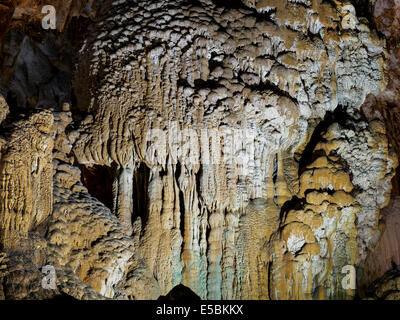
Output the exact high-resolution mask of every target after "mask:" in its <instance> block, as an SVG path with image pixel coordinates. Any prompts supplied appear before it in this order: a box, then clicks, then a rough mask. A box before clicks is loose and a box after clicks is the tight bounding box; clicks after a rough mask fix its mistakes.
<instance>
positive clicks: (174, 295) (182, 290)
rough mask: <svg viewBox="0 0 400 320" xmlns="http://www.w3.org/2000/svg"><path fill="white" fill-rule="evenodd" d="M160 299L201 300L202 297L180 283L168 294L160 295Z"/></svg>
mask: <svg viewBox="0 0 400 320" xmlns="http://www.w3.org/2000/svg"><path fill="white" fill-rule="evenodd" d="M158 300H173V301H200V300H201V299H200V297H199V296H198V295H197V294H195V293H194V292H193V291H192V290H191V289H189V288H188V287H186V286H184V285H183V284H178V285H177V286H176V287H175V288H173V289H172V290H171V291H170V292H169V293H168V294H167V295H166V296H160V297H159V298H158Z"/></svg>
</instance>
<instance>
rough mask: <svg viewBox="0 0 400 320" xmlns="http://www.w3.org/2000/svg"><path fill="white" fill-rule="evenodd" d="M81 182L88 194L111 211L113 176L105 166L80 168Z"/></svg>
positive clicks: (110, 170)
mask: <svg viewBox="0 0 400 320" xmlns="http://www.w3.org/2000/svg"><path fill="white" fill-rule="evenodd" d="M81 169H82V182H83V184H84V185H85V187H86V188H87V189H88V191H89V194H90V195H91V196H92V197H94V198H96V199H97V200H99V201H100V202H102V203H103V204H104V205H105V206H106V207H107V208H109V209H110V210H112V209H113V191H112V185H113V181H114V178H113V174H112V169H111V168H109V167H106V166H96V165H95V166H93V167H85V166H82V167H81Z"/></svg>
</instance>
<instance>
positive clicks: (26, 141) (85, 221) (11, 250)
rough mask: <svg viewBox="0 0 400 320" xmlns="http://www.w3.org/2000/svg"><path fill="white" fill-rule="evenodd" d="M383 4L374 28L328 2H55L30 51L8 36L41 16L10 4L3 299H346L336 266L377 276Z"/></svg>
mask: <svg viewBox="0 0 400 320" xmlns="http://www.w3.org/2000/svg"><path fill="white" fill-rule="evenodd" d="M383 1H384V0H378V2H377V4H376V5H375V11H374V15H375V20H374V19H373V17H362V16H357V14H358V13H360V12H363V13H367V12H369V11H368V10H370V9H368V10H361V11H360V8H361V7H360V6H361V4H358V5H359V7H356V8H355V6H353V5H352V4H351V3H350V2H340V1H332V2H326V1H319V0H313V1H301V2H291V1H243V2H241V1H233V2H229V3H228V2H225V1H211V0H199V1H183V0H181V1H160V2H154V1H144V0H143V1H136V0H130V1H123V0H119V1H105V2H104V3H102V4H101V5H100V4H97V5H96V6H95V5H94V4H93V2H92V1H68V2H57V1H54V3H53V5H54V6H55V7H56V8H57V11H58V12H59V13H60V20H58V23H57V30H55V31H49V32H48V33H46V34H44V35H42V34H39V35H38V34H37V32H36V33H30V32H27V31H26V30H21V17H25V18H24V19H26V20H27V21H29V23H27V25H29V29H31V30H35V28H38V27H37V24H38V23H40V18H41V16H40V14H39V12H40V10H39V9H40V4H41V3H39V2H35V1H31V2H29V1H28V2H26V3H20V2H13V5H14V6H15V7H16V9H15V10H14V13H13V16H12V18H10V17H8V16H5V17H8V18H7V21H6V22H3V21H1V22H2V23H4V25H7V28H8V29H10V31H8V32H7V33H6V32H4V33H3V37H4V41H3V42H2V61H3V64H2V65H3V67H2V71H1V74H0V78H1V83H2V84H1V86H0V93H1V94H2V95H3V96H4V98H1V99H0V107H1V108H0V119H1V120H2V126H1V140H0V146H1V157H0V170H1V171H0V176H1V186H0V199H1V215H0V236H1V250H2V251H3V252H4V254H3V255H4V257H5V258H4V261H8V262H7V263H8V264H9V265H10V266H12V265H19V269H18V268H12V267H9V269H10V270H11V271H10V272H8V273H5V274H1V275H0V276H1V277H3V278H4V279H5V281H4V283H5V284H6V285H4V286H3V288H2V289H1V290H0V294H2V295H3V297H5V298H8V299H12V298H14V299H20V298H26V297H28V298H44V297H48V296H49V295H50V296H51V295H57V294H61V293H65V294H68V295H71V296H74V297H77V298H81V299H100V298H104V297H107V298H115V299H156V298H158V297H159V296H160V295H163V296H166V295H167V294H168V292H169V291H171V289H173V288H174V287H175V286H177V285H179V284H183V285H185V286H187V287H189V288H190V289H191V290H192V291H193V292H194V293H195V294H197V295H198V296H199V297H201V298H202V299H352V298H353V297H354V296H355V294H356V291H355V290H345V289H344V288H343V287H342V285H341V281H342V278H343V274H342V268H343V267H344V266H346V265H353V266H355V267H356V268H357V270H358V277H359V279H362V281H364V282H363V283H366V284H370V283H371V282H372V281H373V280H375V279H376V278H378V277H381V276H382V275H383V274H384V273H385V272H386V271H387V269H388V268H389V267H391V266H392V265H391V264H388V259H389V256H390V257H391V253H390V252H392V251H393V250H396V249H395V248H397V246H395V245H391V244H390V243H391V242H392V240H393V239H397V238H394V237H393V235H392V234H393V233H395V232H396V227H395V224H394V223H392V222H391V221H394V220H395V219H396V218H393V219H394V220H390V219H386V218H385V219H386V223H387V224H388V223H389V224H390V227H388V228H386V229H385V227H384V223H383V221H384V220H385V219H382V218H384V217H386V216H387V215H388V214H387V212H392V211H393V212H394V211H396V210H394V209H393V210H392V211H391V209H390V208H392V207H393V205H392V206H389V207H388V208H387V209H385V210H386V211H385V214H383V213H382V209H383V208H384V207H385V206H387V205H388V204H389V202H390V198H391V193H392V183H393V185H394V188H393V193H396V192H398V191H396V190H398V188H397V187H396V185H398V183H397V182H396V181H398V176H397V175H396V167H397V156H396V152H399V149H398V148H397V145H398V141H397V139H396V138H397V137H396V134H395V132H396V130H397V127H396V121H395V120H394V118H393V117H395V116H393V113H390V112H389V111H388V110H392V109H395V108H392V107H389V106H393V102H390V101H391V100H390V101H389V100H388V99H389V98H388V97H393V93H392V92H394V91H396V90H397V88H398V86H397V85H396V83H397V82H396V81H397V80H396V79H398V77H397V78H396V77H395V76H393V75H397V74H396V72H397V71H396V70H397V69H396V68H397V67H396V63H395V61H396V58H395V57H396V54H395V52H396V51H395V50H396V49H395V48H396V45H397V44H398V43H397V41H396V40H394V39H393V37H392V36H391V33H389V34H387V33H385V30H386V29H385V28H384V27H382V26H385V25H388V22H387V21H386V20H384V19H383V18H382V12H385V14H386V15H388V13H387V12H386V11H387V10H389V9H388V8H393V6H394V4H388V1H386V0H385V1H386V2H385V3H384V4H382V3H383ZM366 5H367V6H369V7H368V8H370V7H372V5H373V4H372V3H367V4H366ZM396 5H397V4H396ZM7 8H11V6H10V5H8V6H7ZM32 8H33V9H32ZM0 9H2V10H3V7H1V6H0ZM28 9H29V10H28ZM7 10H11V11H12V9H7ZM38 10H39V11H38ZM385 10H386V11H385ZM389 16H390V17H393V21H394V20H395V19H397V18H395V16H393V13H390V14H389ZM27 17H29V19H27ZM396 17H397V16H396ZM10 21H11V22H10ZM396 21H397V20H396ZM10 23H11V24H10ZM375 24H376V25H375ZM375 27H377V28H378V29H379V30H380V31H381V32H383V33H379V32H378V31H377V30H375ZM384 29H385V30H384ZM77 30H81V31H82V32H83V31H84V32H85V34H86V36H82V34H79V35H77V34H76V31H77ZM386 32H390V31H386ZM0 36H1V35H0ZM385 37H387V38H388V39H389V40H388V41H386V40H385ZM391 39H392V40H391ZM39 70H40V72H39ZM71 80H72V82H71ZM0 97H1V96H0ZM393 99H394V100H396V99H397V98H396V97H395V98H393ZM388 101H389V102H388ZM396 101H398V100H396ZM393 201H394V200H393ZM396 221H397V220H396ZM382 234H383V235H382ZM393 241H397V240H393ZM21 244H24V245H21ZM388 252H389V253H388ZM397 254H398V253H397ZM374 257H375V258H374ZM7 259H8V260H7ZM21 261H24V263H21ZM395 261H397V260H395ZM396 263H397V262H396ZM45 264H51V265H53V266H54V267H55V268H56V271H57V290H55V291H54V292H49V291H46V290H44V289H43V288H41V287H40V283H41V282H40V281H41V280H40V279H41V276H42V275H41V273H40V266H43V265H45ZM5 269H7V267H5ZM25 269H29V270H34V271H33V272H32V271H31V272H30V275H31V276H30V277H28V279H27V280H26V281H27V283H28V282H29V284H25V285H20V286H18V287H16V286H15V285H14V284H15V282H16V281H17V280H16V279H18V277H20V273H21V272H22V273H23V272H26V271H24V270H25Z"/></svg>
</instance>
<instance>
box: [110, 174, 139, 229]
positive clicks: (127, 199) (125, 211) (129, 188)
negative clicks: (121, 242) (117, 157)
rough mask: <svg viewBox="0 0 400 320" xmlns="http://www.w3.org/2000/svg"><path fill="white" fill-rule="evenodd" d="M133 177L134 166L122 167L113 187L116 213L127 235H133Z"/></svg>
mask: <svg viewBox="0 0 400 320" xmlns="http://www.w3.org/2000/svg"><path fill="white" fill-rule="evenodd" d="M133 179H134V168H133V166H132V167H126V168H121V169H120V171H119V175H118V178H117V179H116V181H115V185H114V188H113V191H114V199H115V201H114V213H115V214H116V215H117V217H118V219H119V221H120V222H121V224H122V227H123V229H124V231H125V232H126V234H127V235H132V233H133V227H132V214H133Z"/></svg>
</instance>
